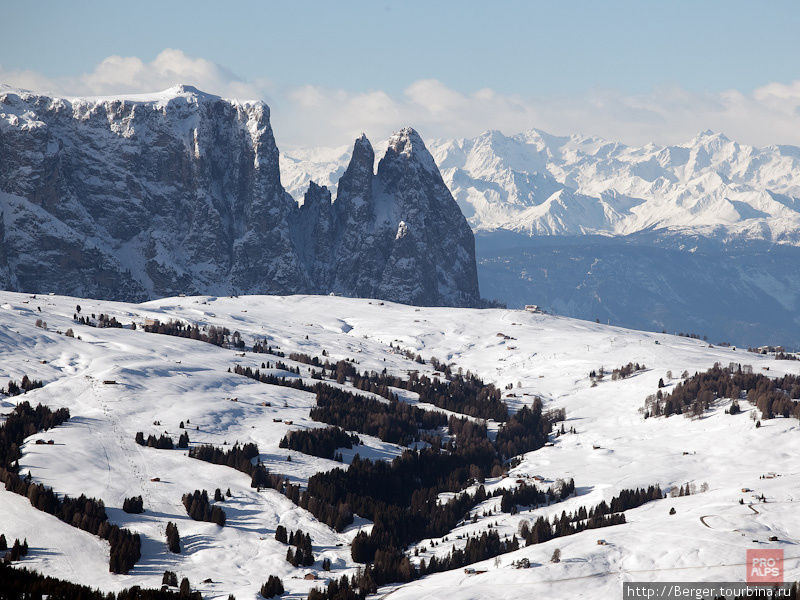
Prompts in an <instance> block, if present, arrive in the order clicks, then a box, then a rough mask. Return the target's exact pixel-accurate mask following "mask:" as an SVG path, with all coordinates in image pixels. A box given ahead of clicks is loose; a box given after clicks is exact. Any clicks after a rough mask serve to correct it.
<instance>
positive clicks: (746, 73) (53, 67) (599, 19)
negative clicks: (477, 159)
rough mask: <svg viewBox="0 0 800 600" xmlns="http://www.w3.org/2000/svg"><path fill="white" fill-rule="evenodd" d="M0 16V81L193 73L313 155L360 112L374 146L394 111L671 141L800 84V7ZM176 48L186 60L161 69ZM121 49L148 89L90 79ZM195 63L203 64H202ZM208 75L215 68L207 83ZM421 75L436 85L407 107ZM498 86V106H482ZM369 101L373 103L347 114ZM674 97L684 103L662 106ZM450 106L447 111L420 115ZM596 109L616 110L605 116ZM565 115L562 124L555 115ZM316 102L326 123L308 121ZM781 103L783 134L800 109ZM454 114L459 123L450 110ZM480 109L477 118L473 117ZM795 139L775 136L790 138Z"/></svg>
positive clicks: (185, 6)
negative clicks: (733, 103) (695, 114)
mask: <svg viewBox="0 0 800 600" xmlns="http://www.w3.org/2000/svg"><path fill="white" fill-rule="evenodd" d="M2 14H3V15H4V18H3V19H2V21H0V81H5V82H7V83H10V84H12V85H25V84H27V86H28V87H35V88H49V89H48V90H47V91H54V92H58V93H65V94H86V93H112V92H114V91H118V92H130V91H143V90H142V87H143V86H147V85H157V84H161V83H162V82H166V81H168V79H169V77H173V78H175V77H181V76H188V77H191V78H193V79H194V80H192V81H182V82H184V83H195V84H197V85H198V86H200V87H206V88H208V87H211V88H216V89H211V90H210V91H214V92H217V93H223V94H230V92H231V90H234V91H236V92H237V93H242V94H243V93H246V92H249V93H250V94H251V95H258V96H260V97H263V98H265V99H266V100H267V101H268V102H270V104H271V105H272V106H273V113H274V115H275V119H276V121H281V119H283V123H282V125H283V126H284V127H285V128H286V129H285V132H284V135H285V137H286V139H287V141H289V142H296V143H301V144H308V143H310V142H311V139H310V135H311V134H313V133H314V132H315V131H316V132H318V133H319V131H318V130H319V126H320V125H321V124H326V123H327V129H326V131H325V132H321V133H322V135H320V143H332V142H335V141H336V140H337V139H339V137H340V136H344V135H345V133H348V134H349V133H350V132H351V130H354V129H356V128H357V127H356V123H350V122H349V121H348V119H350V120H352V119H354V118H355V117H356V116H357V115H358V113H359V112H362V113H363V111H367V112H368V113H369V111H376V112H383V113H387V112H388V113H391V114H390V115H384V116H385V117H386V118H384V119H383V120H381V119H380V118H379V115H374V114H372V113H369V114H367V117H366V119H365V123H364V126H363V128H366V129H369V128H370V127H375V129H376V133H377V134H378V135H382V134H383V133H384V131H383V129H385V128H391V127H392V125H391V123H390V122H389V121H390V118H396V119H398V120H406V119H414V118H417V119H420V120H421V121H422V123H423V126H424V127H427V128H429V129H430V130H431V133H432V134H433V135H454V134H457V133H458V132H460V131H463V134H464V135H470V134H472V133H474V132H475V131H474V130H476V129H480V128H490V127H493V125H492V122H491V120H492V113H502V114H499V115H498V118H497V126H496V127H497V128H500V129H504V130H508V129H509V128H511V129H513V128H516V130H522V129H526V128H529V127H534V126H537V127H542V128H545V129H546V128H548V127H550V128H551V129H552V128H554V127H555V128H556V129H558V131H555V133H569V132H570V131H577V130H584V131H585V130H586V128H587V127H589V128H590V129H591V128H592V127H593V125H592V123H593V122H594V121H602V123H601V124H598V125H596V126H594V127H595V128H596V131H591V130H590V131H587V132H588V133H597V134H599V135H605V136H608V137H619V138H621V139H627V140H630V141H637V142H638V141H643V139H644V138H642V139H641V140H640V139H638V137H637V133H636V132H637V131H642V129H643V131H642V133H641V135H649V136H650V137H649V138H648V139H651V138H659V136H661V137H663V138H664V141H674V140H671V139H668V138H670V135H678V131H676V128H675V127H674V124H673V123H672V120H674V119H680V118H682V117H681V115H683V118H684V120H685V117H686V115H687V114H691V112H692V108H691V107H688V106H686V104H687V103H692V102H698V103H699V105H698V111H699V112H700V114H701V115H703V114H705V112H704V111H711V110H713V106H714V104H715V103H719V102H720V96H719V95H720V94H723V101H724V95H725V94H727V93H729V92H731V91H735V92H739V93H740V94H742V95H743V97H744V98H752V97H753V93H754V91H755V90H759V89H761V88H763V87H764V86H768V85H771V84H777V85H783V86H791V85H792V84H793V82H795V81H797V80H800V61H798V60H797V57H800V35H798V31H800V4H798V3H797V2H780V1H771V2H764V3H757V2H732V1H728V2H682V1H672V2H646V1H639V2H629V1H624V2H623V1H619V2H511V1H508V2H471V1H461V2H385V1H384V2H281V3H277V2H253V3H248V2H239V3H235V4H234V3H230V4H228V3H221V2H191V3H184V2H163V1H162V2H157V3H156V2H135V3H110V2H102V3H101V2H86V3H64V2H37V3H36V4H35V5H33V4H30V3H21V2H17V3H13V4H10V3H9V4H7V6H5V7H4V8H3V11H2ZM166 49H173V50H176V51H179V52H180V53H181V55H182V56H183V57H185V61H181V60H178V63H180V64H179V65H178V64H177V63H175V65H176V66H174V67H173V66H169V65H166V63H165V60H166V59H165V60H162V61H160V62H158V63H157V64H156V63H155V62H154V61H157V59H158V57H159V56H160V55H161V54H162V52H164V50H166ZM112 56H120V57H127V58H136V59H138V60H139V61H141V63H142V64H143V65H144V66H143V67H142V69H139V70H138V71H137V77H138V79H137V80H136V81H134V80H133V77H131V79H130V82H126V80H125V77H124V72H123V71H120V73H121V75H120V77H118V78H114V77H112V78H111V79H110V80H105V84H103V83H101V82H100V78H98V77H94V78H92V76H91V74H92V73H93V72H95V71H96V70H97V68H98V65H101V64H102V63H103V61H104V60H106V59H107V58H108V57H112ZM171 56H172V58H173V59H174V58H175V56H176V55H171ZM162 58H163V57H162ZM186 61H189V62H186ZM191 61H203V65H205V66H206V71H204V70H203V69H199V67H197V64H199V63H197V64H195V65H194V66H192V64H193V63H191ZM208 65H213V68H214V69H216V71H215V72H214V74H213V75H212V76H210V77H207V80H204V77H206V76H208V72H207V71H208V69H210V68H211V67H209V66H208ZM147 69H150V70H151V71H152V70H153V69H156V70H157V71H158V73H160V76H159V77H155V76H154V75H152V73H151V75H147V73H146V70H147ZM167 73H169V75H167ZM87 74H89V75H90V76H89V77H88V78H89V79H91V80H92V81H91V82H89V83H87ZM198 79H199V81H198ZM421 81H422V82H436V84H437V86H438V87H436V86H433V87H436V89H433V88H432V87H431V86H430V85H429V86H428V88H426V90H424V91H425V93H423V94H421V95H420V94H416V95H414V94H412V95H411V96H410V95H409V89H410V88H412V87H413V86H414V85H415V84H416V83H417V82H421ZM226 82H227V83H226ZM174 83H178V81H174ZM126 84H127V85H128V86H129V88H128V89H118V88H122V87H125V86H126ZM111 86H116V87H111ZM787 89H789V88H787ZM303 90H305V92H303ZM486 90H489V91H491V93H492V94H493V95H494V96H492V98H493V99H492V98H489V100H488V101H487V99H486V98H484V97H483V96H481V97H479V98H477V99H476V98H475V95H476V94H479V92H480V91H486ZM312 91H316V92H317V96H315V97H314V98H312V100H313V101H311V102H310V103H309V98H311V96H313V94H312ZM785 91H786V90H784V91H783V92H781V94H780V95H785V93H784V92H785ZM303 93H305V94H306V95H305V96H303ZM431 94H433V95H431ZM320 95H321V96H320ZM370 95H371V96H373V97H372V102H366V103H364V102H361V103H359V101H357V102H356V106H355V107H354V106H352V104H353V99H356V100H358V99H362V100H363V99H364V98H369V97H370ZM375 95H378V96H381V95H382V97H380V98H379V97H375ZM448 95H450V96H449V97H448ZM665 95H666V96H667V97H670V98H671V100H670V102H671V103H672V104H671V105H670V106H669V107H663V106H661V107H659V108H657V109H655V110H653V108H652V106H650V104H651V103H653V102H656V103H657V104H658V103H659V101H660V99H661V101H662V103H663V96H665ZM684 95H686V97H684ZM479 96H480V94H479ZM484 96H485V94H484ZM459 97H460V98H461V100H465V99H466V102H463V101H460V100H459ZM442 98H444V104H443V105H442V107H441V108H442V109H441V110H439V111H438V113H437V112H436V111H427V113H431V114H427V113H426V114H421V112H420V110H421V109H420V107H416V108H414V107H415V106H416V105H418V104H420V103H425V102H429V101H430V102H432V103H433V104H434V105H435V104H436V103H437V102H438V101H441V100H442ZM448 98H449V99H448ZM497 98H500V99H504V100H505V101H504V102H499V103H498V101H497ZM448 102H450V103H451V104H448ZM452 102H456V104H458V106H457V107H456V108H455V109H453V106H454V105H453V104H452ZM598 103H599V104H602V105H604V108H603V110H601V111H599V112H595V113H594V118H592V114H591V110H592V107H593V106H595V107H596V106H597V105H598ZM323 104H324V105H326V106H325V107H323V106H322V105H323ZM328 105H330V106H328ZM333 105H336V106H338V108H335V107H334V106H333ZM609 105H610V106H609ZM676 105H677V106H676ZM298 106H305V107H306V108H305V109H301V108H298ZM559 106H563V107H564V109H565V110H564V114H562V115H560V116H559V115H557V114H553V113H555V112H557V110H558V107H559ZM737 106H738V105H737ZM448 107H450V109H448ZM620 107H622V108H624V110H623V113H624V114H621V113H620V112H619V109H620ZM311 108H313V109H314V111H315V112H321V113H322V115H321V117H320V119H319V122H318V123H317V122H315V123H314V124H313V127H304V126H303V124H302V122H303V121H308V115H307V113H308V112H309V111H311ZM751 108H752V107H751ZM761 108H762V109H763V107H761ZM279 110H280V111H281V112H282V115H281V117H278V114H277V112H278V111H279ZM740 110H742V109H741V107H740V106H739V107H738V108H737V111H740ZM781 110H782V111H783V114H782V116H781V118H780V119H778V121H780V122H781V123H784V121H785V119H786V118H787V114H788V116H791V113H792V111H791V107H787V106H783V108H782V109H781ZM787 110H788V113H787ZM459 111H461V113H464V114H460V116H458V118H457V119H456V120H455V121H453V118H452V116H447V115H446V114H444V113H446V112H456V113H458V112H459ZM642 111H645V112H644V113H643V112H642ZM423 112H424V111H423ZM469 112H475V113H477V114H478V116H477V118H476V119H475V122H470V120H469V119H468V118H467V116H466V114H465V113H469ZM723 112H725V113H726V116H725V118H717V119H715V118H712V117H706V120H708V121H711V122H709V123H707V124H706V125H707V126H708V127H711V128H718V127H717V126H718V125H721V126H725V127H726V128H727V129H731V128H733V129H734V131H733V133H735V134H736V135H739V136H743V137H745V138H748V137H753V138H754V139H753V140H752V141H753V142H755V143H767V140H766V138H765V139H760V138H759V136H758V134H757V131H756V130H755V128H753V131H752V132H750V133H748V131H749V130H748V129H747V128H746V127H744V126H742V127H738V128H737V127H736V126H735V123H736V119H739V118H744V119H746V118H747V117H744V116H743V115H741V114H740V113H739V112H736V114H735V115H731V114H729V113H730V110H727V111H723ZM570 113H571V117H570ZM718 117H719V115H718ZM760 118H764V117H763V115H762V116H761V117H760ZM448 119H449V120H450V121H452V122H447V121H448ZM659 120H661V121H662V124H661V125H660V129H659V125H658V123H657V121H659ZM384 121H385V123H384ZM533 121H536V122H533ZM731 121H733V123H734V125H731V124H730V122H731ZM378 122H380V123H381V124H380V125H378ZM606 122H607V123H606ZM618 122H619V123H618ZM625 123H627V125H625ZM400 124H403V123H398V125H400ZM572 124H574V127H571V125H572ZM637 124H638V126H637ZM642 125H644V126H643V127H642ZM699 125H701V124H700V123H699V122H698V126H699ZM690 126H691V127H695V128H696V126H695V124H694V123H691V124H689V123H687V125H686V131H685V132H684V131H683V128H678V129H679V130H680V135H684V136H685V135H688V133H689V131H690V129H689V127H690ZM782 127H783V125H780V126H777V125H776V127H775V130H774V132H773V131H772V130H770V131H769V132H768V133H769V135H778V136H779V135H780V132H781V128H782ZM700 128H705V126H702V127H700ZM506 132H507V133H513V132H514V131H506ZM329 134H330V135H329ZM279 137H280V136H279ZM785 137H787V138H791V139H780V140H776V141H792V140H793V139H794V138H793V137H792V136H791V135H789V136H785ZM293 138H294V139H293ZM756 138H758V139H756ZM770 139H771V138H770ZM798 141H800V140H798ZM342 143H344V141H343V142H342Z"/></svg>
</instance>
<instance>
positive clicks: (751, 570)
mask: <svg viewBox="0 0 800 600" xmlns="http://www.w3.org/2000/svg"><path fill="white" fill-rule="evenodd" d="M747 583H755V584H773V583H783V550H748V551H747Z"/></svg>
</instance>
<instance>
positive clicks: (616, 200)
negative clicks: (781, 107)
mask: <svg viewBox="0 0 800 600" xmlns="http://www.w3.org/2000/svg"><path fill="white" fill-rule="evenodd" d="M379 146H380V144H379ZM429 148H430V150H431V154H432V155H433V158H434V160H435V161H436V163H437V164H438V166H439V168H440V170H441V172H442V176H443V178H444V181H445V182H446V183H447V185H448V187H449V188H450V190H451V191H452V193H453V196H454V197H455V199H456V201H457V202H458V204H459V206H460V207H461V210H462V212H463V213H464V215H465V216H466V217H467V220H468V222H469V223H470V225H471V227H472V228H473V230H474V231H475V234H476V254H477V258H478V275H479V279H480V285H481V290H482V293H483V295H484V296H486V297H487V298H495V299H499V300H501V301H503V302H505V303H507V304H508V305H509V306H517V307H519V306H522V305H524V304H529V303H535V304H539V305H543V306H545V307H547V308H549V309H551V310H554V311H556V312H558V313H559V314H565V315H569V316H574V317H579V318H584V319H592V320H594V319H600V320H602V321H603V322H606V321H609V322H612V323H618V324H621V325H624V326H629V327H636V328H642V329H650V330H659V331H660V330H662V329H666V330H668V331H686V332H697V333H700V334H707V335H709V336H712V337H713V338H714V339H716V340H717V341H721V340H728V341H731V342H734V343H740V344H744V343H748V344H760V343H769V342H773V343H782V344H786V345H790V346H793V347H800V317H798V314H799V311H800V275H798V271H797V268H796V265H797V264H798V262H799V261H800V148H798V147H794V146H777V145H776V146H768V147H765V148H756V147H753V146H747V145H744V144H739V143H738V142H736V141H733V140H730V139H728V138H727V137H725V136H724V135H722V134H715V133H712V132H710V131H705V132H702V133H700V134H698V135H697V136H696V137H695V138H694V139H692V140H691V141H689V142H687V143H686V144H681V145H676V146H658V145H655V144H649V145H647V146H643V147H633V146H626V145H624V144H620V143H617V142H610V141H606V140H603V139H600V138H596V137H587V136H581V135H573V136H566V137H559V136H554V135H550V134H547V133H545V132H542V131H538V130H530V131H528V132H525V133H521V134H519V135H514V136H506V135H503V134H502V133H500V132H498V131H487V132H485V133H483V134H481V135H479V136H477V137H475V138H471V139H456V140H435V141H433V142H431V143H430V144H429ZM347 156H348V152H347V149H346V148H337V149H314V150H307V149H306V150H294V151H291V152H289V153H288V155H286V156H284V157H282V158H281V171H282V174H283V178H284V181H286V182H288V184H287V189H288V190H289V191H290V193H293V194H295V195H296V196H297V194H298V190H299V189H300V188H301V186H302V185H303V184H304V182H305V181H307V180H308V179H309V178H314V179H315V180H318V181H323V182H325V183H326V184H332V183H333V180H335V179H336V176H337V173H338V172H339V171H340V170H341V168H342V165H343V164H345V162H346V160H347Z"/></svg>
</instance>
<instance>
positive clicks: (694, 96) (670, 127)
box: [0, 49, 800, 148]
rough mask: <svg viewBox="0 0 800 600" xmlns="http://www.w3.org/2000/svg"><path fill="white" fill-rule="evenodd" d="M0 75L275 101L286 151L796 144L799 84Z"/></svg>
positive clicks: (83, 89) (151, 69)
mask: <svg viewBox="0 0 800 600" xmlns="http://www.w3.org/2000/svg"><path fill="white" fill-rule="evenodd" d="M0 81H2V82H4V83H7V84H9V85H12V86H16V87H23V88H27V89H32V90H36V91H41V92H47V93H53V94H60V95H110V94H117V93H134V92H150V91H156V90H161V89H165V88H167V87H170V86H172V85H175V84H177V83H188V84H192V85H195V86H197V87H198V88H200V89H203V90H205V91H208V92H211V93H215V94H219V95H222V96H226V97H236V98H261V99H265V100H267V102H268V103H269V104H270V105H271V107H272V120H273V126H274V129H275V134H276V137H277V138H278V142H279V144H280V145H282V146H284V147H287V148H288V147H296V146H340V145H343V144H349V143H350V142H352V140H353V139H354V138H355V137H356V136H358V135H359V134H360V133H361V132H366V133H367V135H369V136H370V137H371V138H372V139H373V140H379V139H383V138H385V137H387V136H388V135H389V134H390V133H391V132H392V131H394V130H396V129H398V128H400V127H402V126H404V125H412V126H414V127H415V128H417V129H418V130H419V131H420V133H422V135H423V136H424V137H427V138H433V137H440V138H441V137H469V136H473V135H476V134H478V133H480V132H481V131H484V130H486V129H499V130H501V131H503V132H505V133H507V134H511V133H517V132H520V131H524V130H526V129H530V128H533V127H535V128H538V129H544V130H545V131H549V132H551V133H554V134H561V135H564V134H570V133H583V134H588V135H597V136H600V137H604V138H608V139H612V140H621V141H623V142H626V143H632V144H645V143H648V142H656V143H662V144H668V143H680V142H684V141H687V140H689V139H691V138H692V137H693V136H694V135H695V134H696V133H697V132H698V131H701V130H705V129H712V130H714V131H721V132H724V133H725V134H727V135H728V136H729V137H731V138H734V139H736V140H738V141H741V142H743V143H748V144H754V145H768V144H773V143H785V144H798V145H800V81H794V82H788V83H782V82H775V83H769V84H767V85H764V86H762V87H760V88H758V89H756V90H753V91H752V92H749V93H743V92H740V91H737V90H727V91H722V92H715V93H698V92H693V91H689V90H685V89H682V88H679V87H664V88H660V89H656V90H652V91H650V92H648V93H644V94H626V93H623V92H620V91H618V90H594V91H592V92H589V93H586V94H582V95H574V96H564V95H559V94H558V93H553V94H552V95H549V96H540V97H525V96H521V95H516V94H504V93H500V92H498V91H496V90H492V89H488V88H481V89H477V90H476V91H473V92H470V93H464V92H461V91H458V90H454V89H452V88H450V87H448V86H447V85H446V84H444V83H443V82H441V81H438V80H436V79H421V80H418V81H415V82H412V83H411V84H410V85H408V86H407V87H406V88H405V90H403V92H402V93H400V94H396V95H390V94H388V93H387V92H385V91H383V90H364V91H357V92H353V91H348V90H343V89H332V88H324V87H319V86H314V85H305V86H302V87H298V88H291V89H278V88H276V87H275V86H274V85H273V84H272V83H271V82H270V81H268V80H255V81H254V80H245V79H243V78H241V77H239V76H238V75H236V74H235V73H234V72H233V71H231V70H230V69H227V68H225V67H223V66H221V65H218V64H216V63H214V62H212V61H209V60H206V59H204V58H198V57H192V56H189V55H187V54H185V53H184V52H182V51H181V50H176V49H165V50H163V51H162V52H161V53H160V54H159V55H158V56H156V57H155V58H154V59H153V60H152V61H149V62H148V61H143V60H141V59H140V58H137V57H122V56H110V57H108V58H106V59H104V60H103V61H102V62H100V64H98V65H97V66H96V67H95V68H94V69H93V70H92V71H91V72H88V73H84V74H81V75H78V76H74V77H61V78H48V77H45V76H43V75H42V74H40V73H36V72H33V71H21V70H8V69H4V68H2V67H1V66H0Z"/></svg>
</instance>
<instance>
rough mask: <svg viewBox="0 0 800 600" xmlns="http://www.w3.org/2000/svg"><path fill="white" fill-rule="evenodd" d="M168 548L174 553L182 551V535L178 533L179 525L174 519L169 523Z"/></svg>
mask: <svg viewBox="0 0 800 600" xmlns="http://www.w3.org/2000/svg"><path fill="white" fill-rule="evenodd" d="M167 548H169V551H170V552H172V553H174V554H180V552H181V536H180V534H179V533H178V526H177V525H176V524H175V523H173V522H172V521H170V522H169V523H167Z"/></svg>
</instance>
